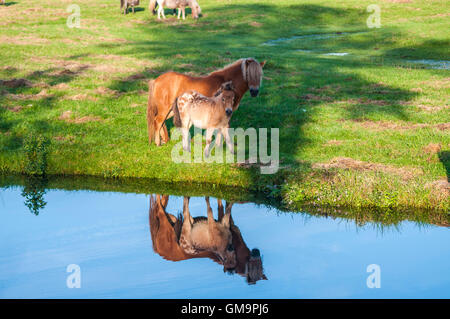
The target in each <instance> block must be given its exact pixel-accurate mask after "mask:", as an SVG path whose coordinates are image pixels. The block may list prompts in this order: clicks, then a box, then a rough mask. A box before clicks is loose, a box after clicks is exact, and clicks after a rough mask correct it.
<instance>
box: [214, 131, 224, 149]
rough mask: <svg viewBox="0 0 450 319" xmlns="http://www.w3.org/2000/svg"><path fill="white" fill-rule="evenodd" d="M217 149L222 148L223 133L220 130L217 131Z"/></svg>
mask: <svg viewBox="0 0 450 319" xmlns="http://www.w3.org/2000/svg"><path fill="white" fill-rule="evenodd" d="M215 142H216V149H217V148H218V147H221V146H222V132H221V131H220V130H218V131H217V135H216V140H215Z"/></svg>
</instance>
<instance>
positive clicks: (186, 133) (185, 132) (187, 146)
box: [181, 126, 191, 153]
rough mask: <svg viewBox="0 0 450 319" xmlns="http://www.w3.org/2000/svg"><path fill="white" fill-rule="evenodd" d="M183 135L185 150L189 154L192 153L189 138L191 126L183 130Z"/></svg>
mask: <svg viewBox="0 0 450 319" xmlns="http://www.w3.org/2000/svg"><path fill="white" fill-rule="evenodd" d="M181 133H182V134H183V149H184V150H185V151H188V152H189V153H190V152H191V148H190V146H191V141H190V138H189V126H188V127H183V128H182V129H181Z"/></svg>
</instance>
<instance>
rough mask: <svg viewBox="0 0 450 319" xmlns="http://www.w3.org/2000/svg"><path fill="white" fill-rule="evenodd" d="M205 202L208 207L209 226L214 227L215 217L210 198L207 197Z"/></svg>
mask: <svg viewBox="0 0 450 319" xmlns="http://www.w3.org/2000/svg"><path fill="white" fill-rule="evenodd" d="M205 201H206V207H207V212H208V224H209V226H212V225H214V222H215V220H214V215H213V211H212V209H211V205H210V204H209V197H208V196H206V197H205Z"/></svg>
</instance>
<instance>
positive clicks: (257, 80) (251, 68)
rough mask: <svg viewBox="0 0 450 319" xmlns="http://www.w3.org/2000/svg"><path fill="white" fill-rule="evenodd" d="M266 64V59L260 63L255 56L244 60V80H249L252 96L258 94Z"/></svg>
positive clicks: (242, 66)
mask: <svg viewBox="0 0 450 319" xmlns="http://www.w3.org/2000/svg"><path fill="white" fill-rule="evenodd" d="M265 64H266V61H263V62H261V63H260V62H258V61H256V60H255V59H253V58H247V59H244V60H242V64H241V68H242V75H243V76H244V81H246V82H247V85H248V88H249V90H250V95H251V96H252V97H256V96H258V93H259V87H260V86H261V80H262V75H263V67H264V65H265Z"/></svg>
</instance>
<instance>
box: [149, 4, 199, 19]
mask: <svg viewBox="0 0 450 319" xmlns="http://www.w3.org/2000/svg"><path fill="white" fill-rule="evenodd" d="M156 3H158V19H161V15H162V16H163V18H164V19H165V18H166V16H165V15H164V7H166V8H169V9H178V19H179V18H180V14H181V13H183V20H184V19H186V7H190V8H191V12H192V17H193V18H194V19H198V16H199V14H200V13H201V12H202V9H201V8H200V5H199V4H198V2H197V0H150V3H149V6H148V8H149V11H153V13H155V7H156Z"/></svg>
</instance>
